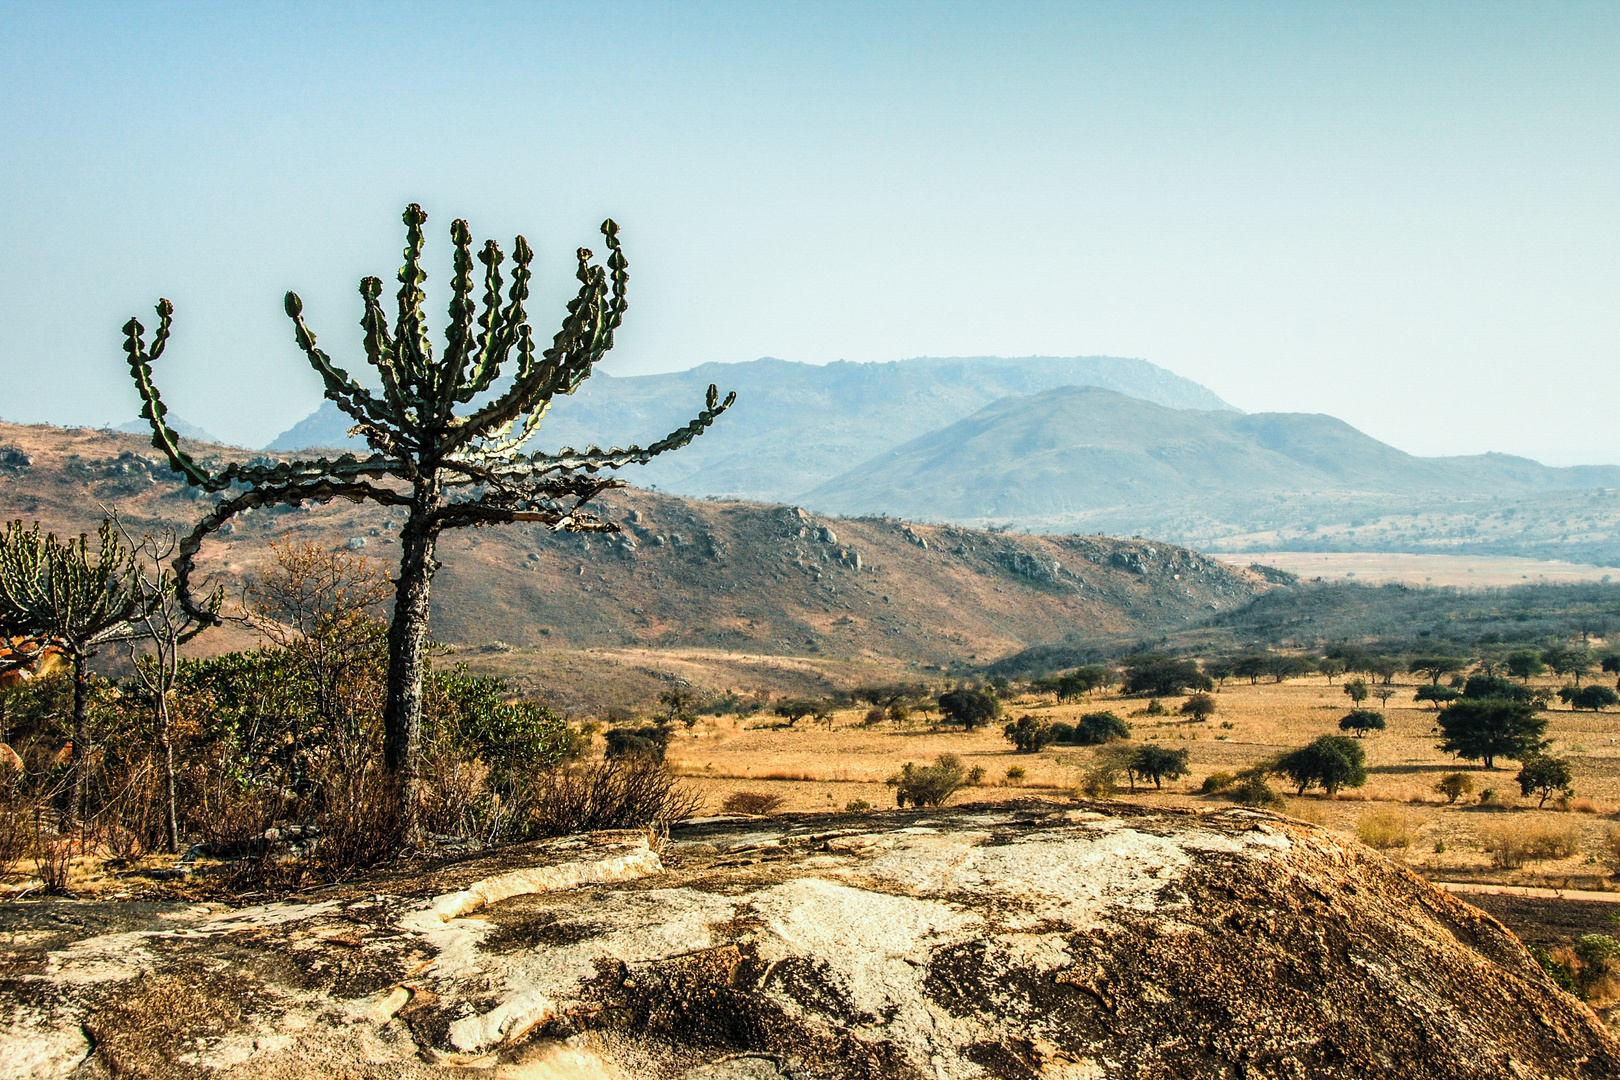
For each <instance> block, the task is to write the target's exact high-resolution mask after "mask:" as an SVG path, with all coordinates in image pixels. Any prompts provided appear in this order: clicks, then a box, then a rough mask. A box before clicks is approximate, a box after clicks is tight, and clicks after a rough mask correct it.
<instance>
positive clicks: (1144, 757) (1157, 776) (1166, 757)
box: [1125, 745, 1189, 791]
mask: <svg viewBox="0 0 1620 1080" xmlns="http://www.w3.org/2000/svg"><path fill="white" fill-rule="evenodd" d="M1188 756H1189V755H1188V753H1187V751H1186V750H1172V749H1170V748H1169V747H1168V746H1153V745H1148V746H1143V747H1140V748H1138V749H1137V751H1136V753H1134V754H1132V755H1131V757H1130V760H1129V762H1128V763H1127V764H1126V767H1125V768H1126V772H1127V773H1129V775H1130V776H1131V790H1132V791H1135V790H1136V780H1137V779H1138V778H1140V779H1142V780H1151V781H1153V787H1154V789H1155V790H1158V789H1160V788H1161V787H1162V786H1163V785H1162V783H1161V782H1162V781H1164V780H1179V779H1181V778H1182V777H1183V776H1186V775H1187V773H1188V765H1187V759H1188Z"/></svg>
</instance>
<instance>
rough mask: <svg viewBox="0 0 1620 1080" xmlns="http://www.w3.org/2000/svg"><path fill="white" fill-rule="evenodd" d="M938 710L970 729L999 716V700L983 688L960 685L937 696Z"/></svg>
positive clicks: (946, 717)
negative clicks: (960, 686)
mask: <svg viewBox="0 0 1620 1080" xmlns="http://www.w3.org/2000/svg"><path fill="white" fill-rule="evenodd" d="M939 711H940V714H941V715H942V716H944V717H945V719H946V720H948V721H950V722H951V723H954V724H961V725H962V727H963V729H964V730H966V731H972V730H973V729H974V728H976V727H980V726H982V725H984V724H988V723H989V722H990V721H992V720H994V719H995V718H996V717H998V716H1000V715H1001V702H1000V701H997V700H996V698H995V697H994V696H993V695H991V694H987V693H985V692H984V691H983V690H975V689H973V688H972V687H962V688H960V689H957V690H947V691H946V692H945V693H943V694H941V695H940V696H939Z"/></svg>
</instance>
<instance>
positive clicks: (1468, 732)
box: [1439, 698, 1547, 769]
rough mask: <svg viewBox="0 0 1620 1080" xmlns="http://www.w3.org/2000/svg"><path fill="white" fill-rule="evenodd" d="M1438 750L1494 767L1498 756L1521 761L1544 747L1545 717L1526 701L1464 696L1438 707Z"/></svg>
mask: <svg viewBox="0 0 1620 1080" xmlns="http://www.w3.org/2000/svg"><path fill="white" fill-rule="evenodd" d="M1439 721H1440V731H1441V733H1442V734H1443V736H1444V739H1443V741H1442V742H1441V743H1440V749H1441V750H1445V751H1447V752H1448V753H1452V754H1456V755H1457V756H1458V757H1460V758H1463V759H1464V760H1468V761H1480V762H1482V763H1483V764H1484V766H1485V767H1486V768H1487V769H1494V768H1496V759H1497V758H1499V757H1505V758H1513V759H1515V760H1517V761H1523V760H1525V759H1526V758H1527V757H1529V756H1530V755H1531V754H1534V753H1536V752H1538V751H1540V750H1541V749H1542V748H1544V747H1545V746H1546V742H1545V736H1546V734H1547V720H1546V718H1545V717H1543V716H1539V715H1537V713H1536V710H1535V708H1534V706H1532V705H1530V704H1529V703H1528V702H1523V701H1510V700H1508V699H1506V698H1484V699H1480V700H1474V699H1470V698H1464V699H1463V700H1461V701H1456V702H1453V703H1452V704H1450V705H1449V706H1447V707H1446V708H1445V709H1443V710H1441V712H1440V716H1439Z"/></svg>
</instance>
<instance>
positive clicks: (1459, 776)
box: [1434, 772, 1474, 806]
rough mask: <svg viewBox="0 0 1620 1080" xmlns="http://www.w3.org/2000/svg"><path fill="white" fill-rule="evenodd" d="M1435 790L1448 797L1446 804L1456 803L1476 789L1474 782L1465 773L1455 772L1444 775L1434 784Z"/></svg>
mask: <svg viewBox="0 0 1620 1080" xmlns="http://www.w3.org/2000/svg"><path fill="white" fill-rule="evenodd" d="M1434 790H1435V791H1436V792H1437V793H1438V794H1441V795H1444V796H1445V797H1446V805H1448V806H1449V805H1451V804H1452V803H1455V802H1456V801H1457V800H1458V799H1460V798H1462V797H1463V796H1464V795H1467V794H1469V793H1470V792H1472V791H1473V790H1474V782H1473V781H1472V780H1470V779H1469V778H1468V776H1467V775H1466V774H1464V773H1460V772H1454V773H1447V774H1446V775H1444V776H1442V777H1441V778H1440V780H1439V782H1438V783H1436V784H1435V785H1434Z"/></svg>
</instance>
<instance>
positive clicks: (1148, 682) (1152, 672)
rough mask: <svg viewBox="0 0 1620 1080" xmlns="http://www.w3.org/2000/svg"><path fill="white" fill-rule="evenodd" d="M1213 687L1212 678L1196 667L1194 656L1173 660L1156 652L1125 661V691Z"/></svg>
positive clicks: (1156, 692) (1163, 692)
mask: <svg viewBox="0 0 1620 1080" xmlns="http://www.w3.org/2000/svg"><path fill="white" fill-rule="evenodd" d="M1188 688H1191V689H1193V690H1213V689H1214V688H1215V682H1214V680H1212V679H1211V678H1210V677H1209V676H1208V675H1205V674H1204V673H1203V672H1202V671H1199V670H1198V661H1196V660H1176V659H1172V658H1171V657H1168V656H1161V655H1159V654H1157V653H1148V654H1144V655H1141V656H1133V657H1130V658H1128V659H1127V660H1126V661H1125V692H1126V693H1128V694H1152V695H1154V696H1156V697H1169V696H1171V695H1173V694H1179V693H1181V692H1182V691H1183V690H1186V689H1188Z"/></svg>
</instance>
